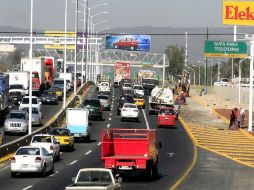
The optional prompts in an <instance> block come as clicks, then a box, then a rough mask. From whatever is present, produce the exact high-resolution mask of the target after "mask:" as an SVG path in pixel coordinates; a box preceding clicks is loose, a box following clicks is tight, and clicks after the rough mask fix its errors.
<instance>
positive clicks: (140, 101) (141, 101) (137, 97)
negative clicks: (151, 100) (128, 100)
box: [134, 94, 145, 109]
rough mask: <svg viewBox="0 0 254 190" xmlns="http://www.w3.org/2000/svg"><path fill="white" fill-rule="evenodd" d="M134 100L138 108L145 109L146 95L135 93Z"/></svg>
mask: <svg viewBox="0 0 254 190" xmlns="http://www.w3.org/2000/svg"><path fill="white" fill-rule="evenodd" d="M134 101H135V104H136V105H137V107H138V108H141V109H145V98H144V95H143V96H142V95H140V94H135V95H134Z"/></svg>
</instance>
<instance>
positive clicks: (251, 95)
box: [248, 39, 254, 132]
mask: <svg viewBox="0 0 254 190" xmlns="http://www.w3.org/2000/svg"><path fill="white" fill-rule="evenodd" d="M250 43H251V44H250V92H249V122H248V124H249V125H248V131H249V132H251V131H252V97H253V56H254V46H253V43H254V40H253V39H252V40H251V42H250Z"/></svg>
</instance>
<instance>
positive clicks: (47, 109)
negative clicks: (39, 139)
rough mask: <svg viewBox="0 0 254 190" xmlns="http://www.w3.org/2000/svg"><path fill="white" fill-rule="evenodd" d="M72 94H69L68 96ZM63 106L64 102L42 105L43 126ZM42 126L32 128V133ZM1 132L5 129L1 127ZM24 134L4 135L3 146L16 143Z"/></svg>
mask: <svg viewBox="0 0 254 190" xmlns="http://www.w3.org/2000/svg"><path fill="white" fill-rule="evenodd" d="M70 93H71V92H69V93H67V94H68V95H69V94H70ZM62 106H63V102H62V101H58V104H57V105H52V104H51V105H50V104H42V105H41V113H42V116H43V118H42V126H43V125H44V124H45V123H47V122H48V121H49V120H50V119H51V118H52V116H53V115H55V114H56V113H57V112H58V111H59V110H60V109H61V108H62ZM42 126H33V127H32V131H35V130H37V129H39V128H40V127H42ZM0 129H1V130H4V127H3V126H1V127H0ZM22 136H23V135H22V134H20V135H19V134H8V135H4V141H3V144H6V143H9V142H11V141H14V140H16V139H18V138H20V137H22Z"/></svg>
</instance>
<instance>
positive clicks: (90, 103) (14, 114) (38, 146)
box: [1, 57, 181, 189]
mask: <svg viewBox="0 0 254 190" xmlns="http://www.w3.org/2000/svg"><path fill="white" fill-rule="evenodd" d="M33 61H34V62H35V65H37V66H36V67H33V68H34V71H33V73H32V74H33V81H32V84H33V89H32V91H33V96H32V125H33V126H42V125H43V123H42V118H43V113H42V112H41V107H42V106H44V105H45V104H48V105H50V106H54V105H57V104H58V103H59V101H62V100H63V89H64V86H63V85H64V80H65V79H66V85H67V87H66V90H67V91H69V92H70V93H71V91H72V90H73V74H72V73H66V77H64V75H63V74H64V73H60V72H58V71H57V67H56V64H54V63H56V62H57V61H56V59H54V58H53V57H40V58H36V59H34V60H33ZM29 63H30V62H29V59H22V64H21V71H9V72H7V73H5V74H2V76H1V81H2V82H1V84H2V88H1V89H3V91H2V92H3V93H2V98H3V99H4V98H6V107H1V108H2V111H3V112H7V113H5V114H7V116H6V119H5V120H4V127H3V130H2V133H1V142H2V143H3V139H4V138H5V137H6V136H8V135H18V136H19V137H20V136H25V135H27V134H28V111H29V109H28V106H29V96H28V91H29V88H28V86H29V71H28V69H29ZM128 66H129V65H128V64H127V63H126V64H123V63H121V65H117V64H116V65H115V73H116V75H115V78H114V81H113V82H111V80H110V79H109V78H107V77H106V76H103V75H102V76H100V78H98V80H97V83H96V84H94V85H95V89H96V94H97V95H96V96H92V97H86V98H85V99H84V100H82V102H81V104H80V106H79V107H76V108H67V109H66V119H65V124H63V125H62V126H60V127H57V128H51V129H50V132H49V133H47V134H36V135H33V136H32V138H31V142H30V143H29V144H28V145H27V146H21V147H19V148H18V150H17V151H16V152H15V154H14V155H13V156H12V157H11V159H10V160H11V163H10V170H11V171H10V176H11V177H12V178H17V177H20V176H22V175H26V174H27V173H37V174H38V175H39V176H42V177H46V176H48V175H51V174H54V164H55V162H59V161H60V162H61V152H73V151H75V150H76V149H75V143H77V142H78V143H83V142H84V143H90V142H91V136H92V135H93V134H92V128H93V127H95V126H92V124H91V121H93V120H97V121H103V120H104V118H103V117H104V116H103V115H104V114H103V112H108V111H112V106H113V105H112V102H113V101H112V97H113V94H112V90H113V91H117V92H118V94H119V95H118V97H117V98H116V99H117V100H116V102H117V104H116V106H117V107H116V112H115V113H114V114H116V115H117V116H120V118H121V122H124V123H128V122H139V121H140V117H141V114H142V112H143V111H144V110H145V109H147V110H148V113H149V115H152V114H158V117H157V127H158V128H161V127H164V128H168V127H170V128H172V127H173V128H174V127H175V126H176V121H177V119H178V114H179V113H180V107H181V106H180V105H177V104H174V103H173V102H174V97H173V92H172V91H171V89H170V88H169V87H165V88H164V87H158V85H159V80H158V78H157V77H156V72H154V71H151V70H140V71H139V73H138V78H137V80H135V81H134V80H131V79H130V77H129V75H130V73H128V72H130V71H128V69H127V70H126V69H125V67H128ZM119 70H121V71H119ZM124 70H125V71H126V72H127V73H124V72H123V71H124ZM119 73H122V74H119ZM56 76H58V77H57V78H56ZM4 85H6V86H4ZM7 89H9V90H7ZM4 93H5V94H4ZM3 102H5V101H3ZM146 102H148V103H146ZM2 114H4V113H2ZM133 144H135V147H136V148H135V149H133V148H131V147H132V145H133ZM161 146H162V144H161V143H160V142H159V139H157V130H156V129H149V128H147V129H145V128H144V129H133V128H119V127H118V126H116V127H115V126H112V127H110V128H106V129H102V130H101V159H102V162H103V163H104V169H103V168H97V169H92V168H90V169H89V168H88V169H87V170H86V169H81V170H80V171H79V173H78V174H77V177H76V178H75V180H73V184H72V185H70V186H67V187H66V189H75V188H76V187H77V186H81V187H82V188H83V187H85V186H86V187H88V186H105V184H106V185H107V186H110V185H111V186H112V185H113V186H114V187H113V188H112V189H120V188H121V185H120V183H121V182H122V180H123V178H124V177H125V176H128V175H135V174H136V173H137V174H141V175H142V176H143V177H144V178H145V179H147V180H153V179H156V178H157V176H158V167H157V163H158V150H159V149H160V148H161ZM80 176H86V177H80ZM92 176H93V178H94V180H92V179H91V178H92Z"/></svg>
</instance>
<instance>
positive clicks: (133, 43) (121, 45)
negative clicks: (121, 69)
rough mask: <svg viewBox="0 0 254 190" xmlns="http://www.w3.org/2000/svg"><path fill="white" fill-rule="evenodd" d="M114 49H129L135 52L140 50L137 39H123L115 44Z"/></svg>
mask: <svg viewBox="0 0 254 190" xmlns="http://www.w3.org/2000/svg"><path fill="white" fill-rule="evenodd" d="M113 47H114V48H115V49H129V50H131V51H134V50H136V49H137V48H138V42H137V40H136V39H133V38H123V39H120V40H119V41H118V42H114V43H113Z"/></svg>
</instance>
